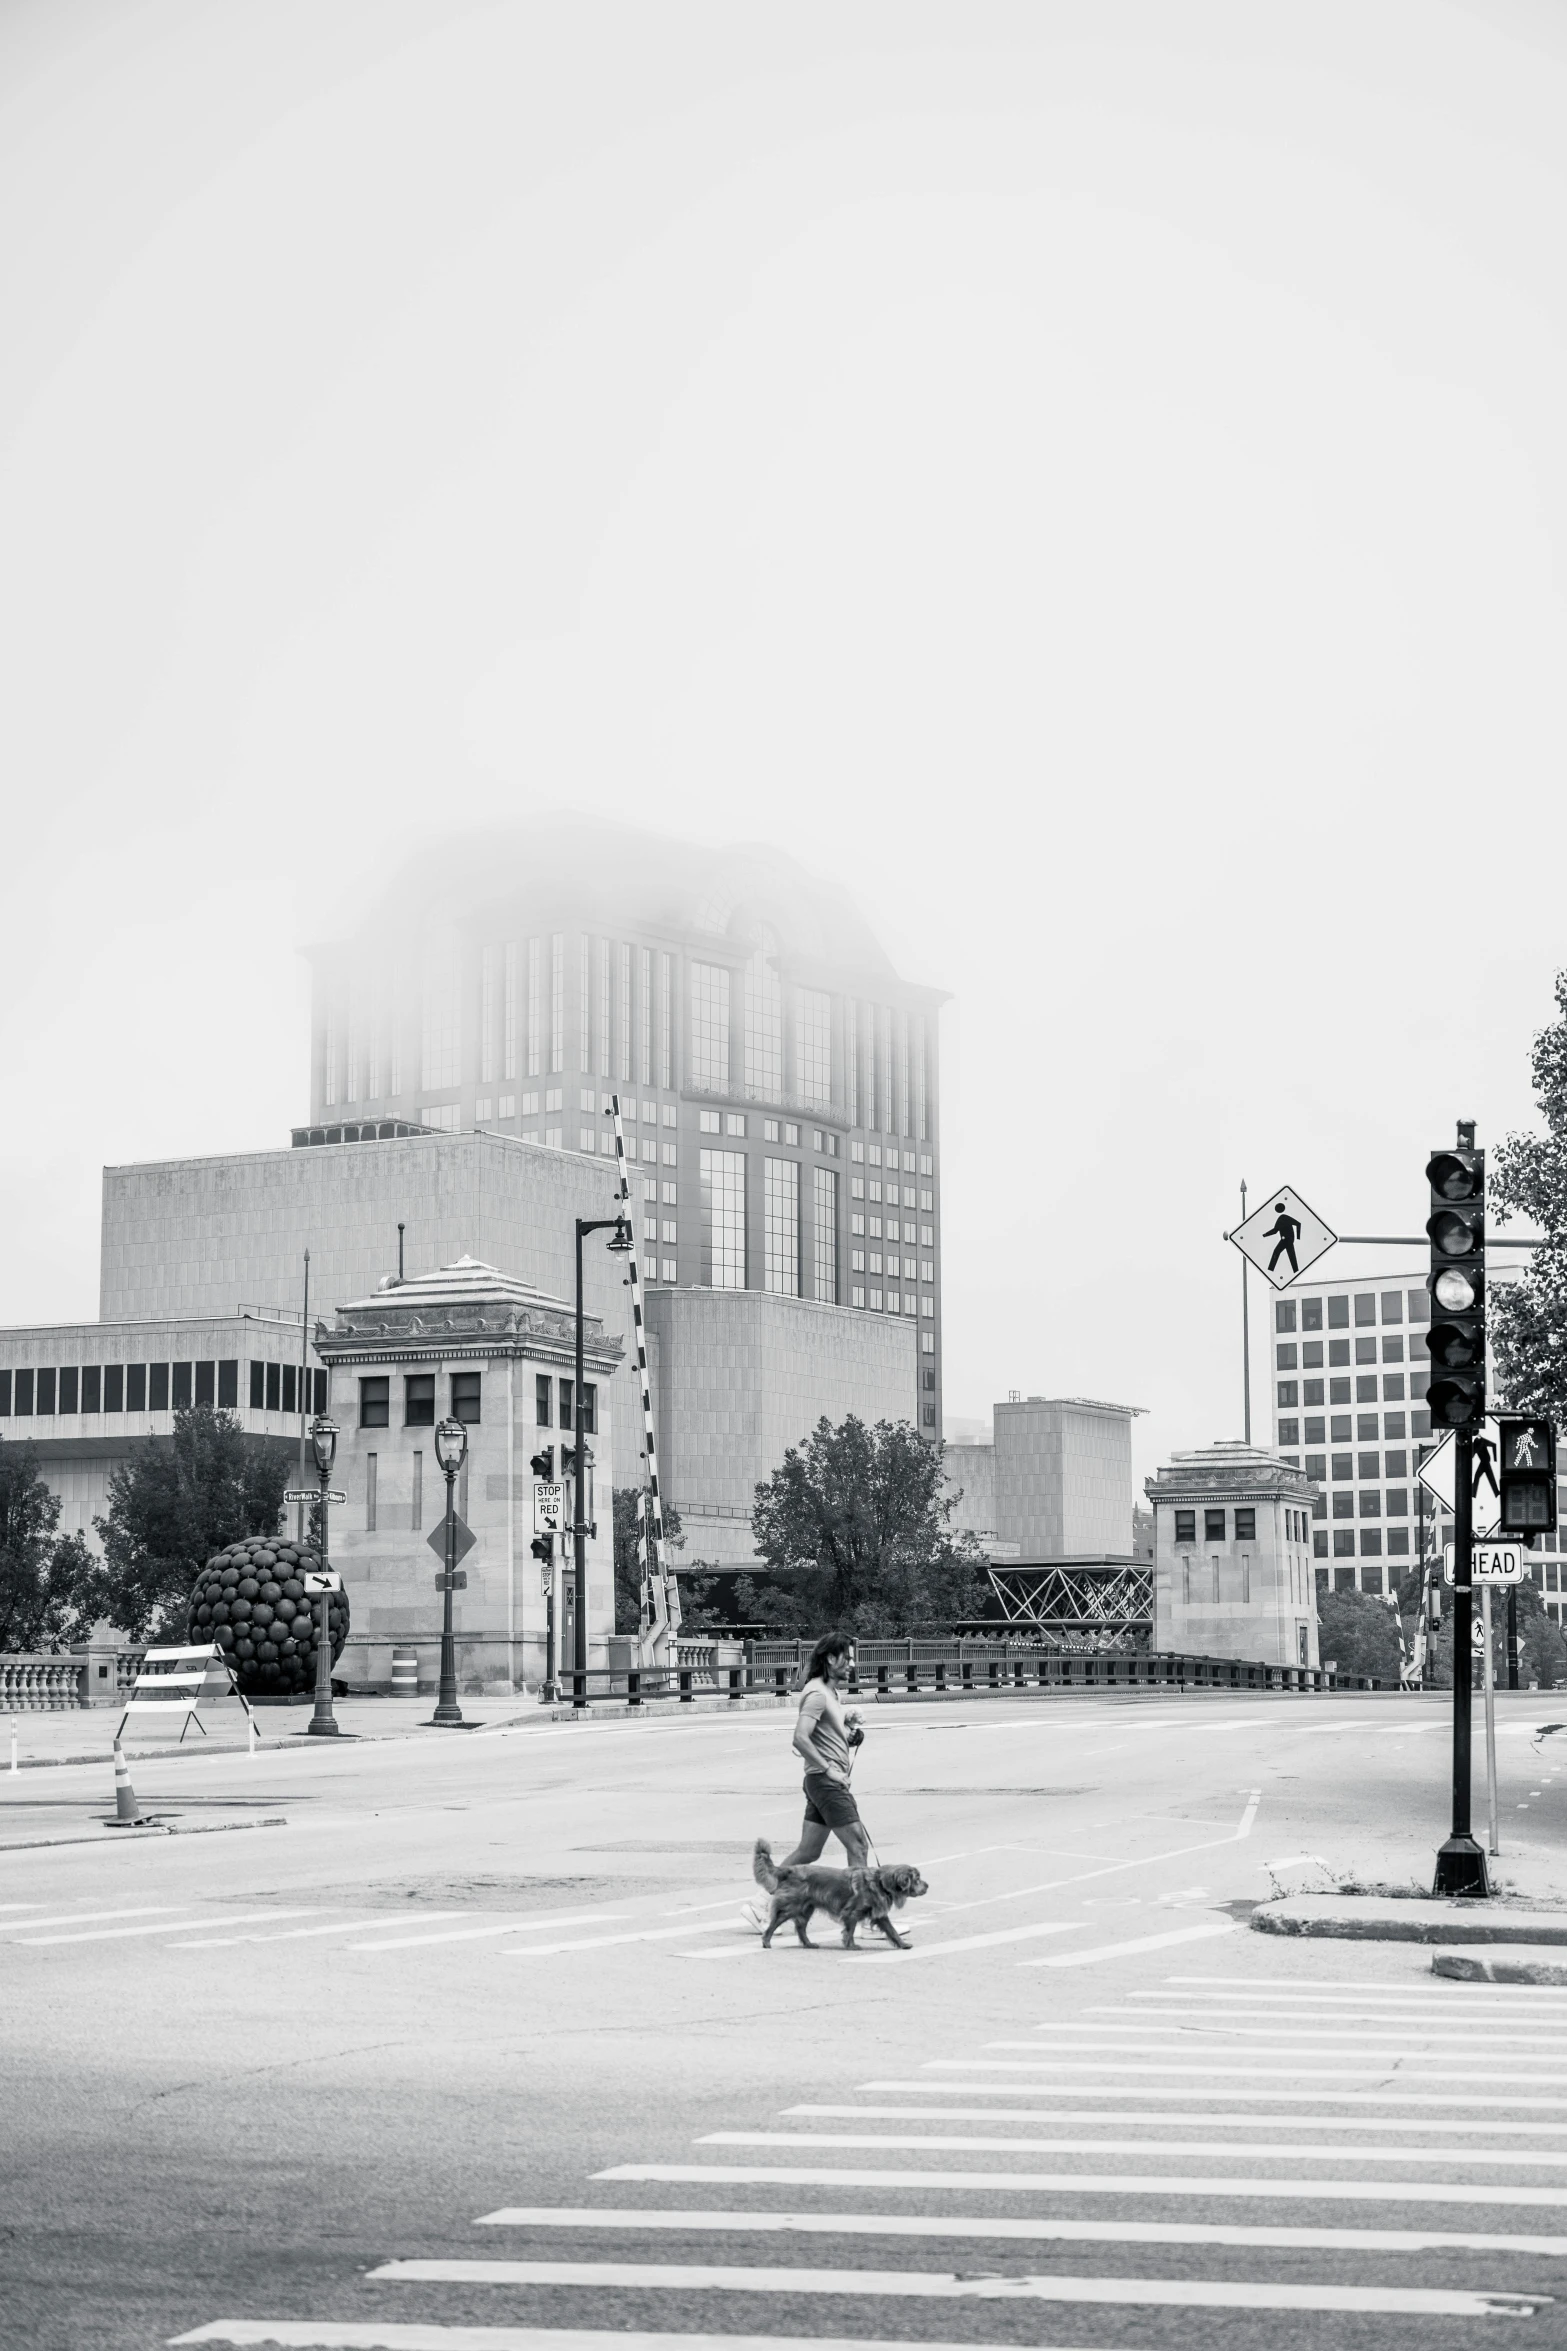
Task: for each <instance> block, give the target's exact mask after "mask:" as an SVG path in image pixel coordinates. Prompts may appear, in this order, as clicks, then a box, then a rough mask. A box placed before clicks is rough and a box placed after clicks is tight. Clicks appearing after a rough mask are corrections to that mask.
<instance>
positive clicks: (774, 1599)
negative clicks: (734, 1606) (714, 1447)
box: [739, 1413, 984, 1638]
mask: <svg viewBox="0 0 1567 2351" xmlns="http://www.w3.org/2000/svg"><path fill="white" fill-rule="evenodd" d="M942 1454H943V1448H942V1447H941V1446H939V1445H928V1444H927V1443H926V1442H925V1440H924V1438H923V1437H921V1435H920V1434H919V1431H918V1430H917V1429H916V1428H914V1426H913V1425H912V1423H910V1422H909V1421H906V1420H904V1421H885V1420H880V1421H877V1423H876V1425H875V1426H874V1428H867V1426H866V1424H865V1422H864V1421H863V1420H860V1419H859V1418H858V1417H857V1416H856V1415H855V1414H853V1413H851V1414H850V1415H849V1417H848V1418H847V1419H846V1420H845V1421H844V1422H843V1423H842V1424H841V1426H839V1427H838V1428H834V1427H833V1426H832V1423H831V1422H830V1421H829V1420H827V1419H826V1418H825V1417H824V1418H822V1419H821V1420H819V1421H818V1422H817V1424H816V1427H815V1428H814V1429H813V1431H812V1432H811V1434H810V1435H809V1436H808V1437H807V1438H806V1439H805V1441H804V1443H803V1444H801V1445H798V1446H791V1447H790V1448H789V1450H788V1452H787V1453H786V1454H785V1455H784V1457H783V1461H782V1462H781V1464H780V1465H779V1467H778V1468H777V1469H775V1470H774V1471H773V1474H772V1476H771V1477H770V1478H769V1479H768V1480H767V1481H766V1483H765V1484H763V1485H759V1486H758V1487H757V1489H756V1505H755V1508H754V1509H753V1511H752V1513H751V1529H752V1533H753V1534H754V1536H755V1539H756V1548H757V1550H758V1552H759V1553H760V1555H761V1557H762V1558H763V1559H764V1560H765V1561H766V1563H767V1565H768V1567H769V1568H770V1569H771V1570H772V1573H771V1575H769V1576H765V1577H760V1578H757V1579H754V1580H753V1579H751V1578H746V1579H744V1580H743V1581H742V1582H741V1584H740V1587H739V1600H740V1607H741V1610H742V1612H743V1613H744V1614H746V1615H747V1616H752V1615H754V1616H756V1617H758V1618H760V1619H761V1621H762V1622H763V1623H765V1624H768V1625H769V1626H773V1627H776V1628H777V1630H779V1631H780V1632H786V1633H797V1634H804V1633H808V1632H818V1633H819V1632H823V1631H827V1630H829V1629H831V1628H832V1627H834V1626H837V1627H841V1628H842V1630H843V1631H845V1632H848V1633H852V1634H856V1635H863V1636H865V1637H867V1638H875V1637H876V1636H878V1635H889V1634H890V1635H896V1634H899V1633H908V1632H910V1631H912V1629H913V1627H914V1626H915V1625H916V1624H921V1623H929V1622H933V1621H939V1622H943V1623H951V1622H953V1621H954V1620H956V1619H958V1618H961V1617H966V1616H975V1615H977V1614H978V1613H979V1610H980V1606H981V1604H982V1585H981V1580H980V1579H981V1575H982V1572H983V1568H984V1554H983V1552H982V1551H981V1550H980V1549H979V1546H978V1544H977V1543H976V1542H975V1541H974V1539H973V1537H972V1536H970V1535H962V1534H954V1533H953V1531H952V1527H951V1518H952V1513H953V1510H954V1509H955V1507H956V1505H957V1500H958V1497H957V1495H956V1494H954V1493H951V1492H949V1491H947V1477H946V1471H945V1469H944V1467H943V1461H942Z"/></svg>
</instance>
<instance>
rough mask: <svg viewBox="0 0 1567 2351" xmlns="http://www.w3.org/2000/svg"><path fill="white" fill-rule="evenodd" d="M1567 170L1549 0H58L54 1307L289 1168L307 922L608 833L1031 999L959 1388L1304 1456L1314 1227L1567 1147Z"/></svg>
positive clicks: (9, 149)
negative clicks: (1087, 1407) (1245, 1216)
mask: <svg viewBox="0 0 1567 2351" xmlns="http://www.w3.org/2000/svg"><path fill="white" fill-rule="evenodd" d="M1564 121H1567V19H1564V18H1563V16H1562V14H1561V12H1560V10H1559V9H1557V8H1555V7H1551V6H1546V5H1539V6H1534V5H1524V4H1519V5H1504V4H1502V0H1494V4H1489V5H1473V6H1441V5H1437V4H1435V0H1409V4H1400V0H1352V4H1349V5H1334V4H1332V0H1314V4H1313V5H1312V6H1310V7H1305V6H1298V7H1294V8H1289V7H1279V6H1272V5H1258V4H1257V0H1235V4H1234V5H1222V4H1219V0H1183V5H1182V6H1180V7H1179V8H1172V7H1170V6H1169V5H1168V4H1167V0H1148V4H1146V5H1117V4H1116V0H1083V4H1081V5H1066V4H1062V5H1054V6H1052V5H1049V4H1048V0H1029V4H1027V5H1019V6H998V5H990V6H987V5H984V4H983V0H962V4H961V5H958V4H956V0H953V4H950V5H947V6H942V7H933V6H929V5H919V4H917V0H915V4H912V5H911V4H909V0H899V4H898V5H896V6H892V5H888V6H875V5H856V6H851V7H848V8H844V7H841V6H833V7H825V6H809V5H807V6H798V5H795V6H790V7H789V8H787V9H785V8H773V9H763V8H735V7H733V6H730V5H713V6H708V7H699V6H682V5H678V4H677V5H669V4H661V5H658V6H654V7H646V6H637V7H632V6H626V5H620V6H612V5H605V6H599V7H582V8H568V7H561V6H560V5H558V4H556V5H551V6H542V5H539V6H529V5H523V6H496V7H464V6H460V5H456V4H447V5H433V4H429V0H294V4H291V0H268V5H267V6H266V7H264V8H255V7H248V6H242V5H240V4H239V0H164V4H161V5H148V6H135V5H130V4H129V0H109V4H104V5H91V6H90V5H83V4H79V0H11V4H10V5H9V6H8V7H7V8H6V9H5V10H4V11H3V12H0V224H3V225H0V318H3V320H4V328H3V332H0V663H3V691H0V744H3V751H4V774H5V778H6V784H7V790H6V809H7V813H6V832H5V847H6V855H5V857H4V859H3V861H0V890H3V893H4V895H3V908H0V911H3V919H4V939H5V979H6V984H5V987H4V990H3V1006H4V1009H3V1016H0V1017H3V1022H4V1047H5V1067H6V1072H7V1081H8V1082H7V1095H8V1101H7V1111H8V1116H7V1117H6V1119H5V1122H4V1145H3V1161H0V1186H3V1189H0V1208H3V1227H0V1321H3V1322H20V1321H27V1320H38V1319H60V1320H64V1319H68V1318H71V1317H77V1316H84V1315H86V1316H90V1315H91V1314H93V1313H94V1312H95V1311H96V1300H97V1250H98V1183H99V1169H100V1167H101V1166H102V1165H103V1163H105V1162H106V1161H124V1160H132V1159H147V1158H157V1157H165V1156H172V1155H178V1154H184V1153H190V1152H210V1151H228V1150H238V1149H244V1148H251V1147H256V1146H266V1145H277V1144H281V1143H283V1142H285V1141H286V1140H287V1129H288V1126H289V1124H290V1122H291V1121H294V1120H297V1119H299V1118H301V1117H302V1116H303V1115H304V1113H305V1111H306V1108H307V1106H308V1105H307V1085H308V1057H307V991H306V973H305V966H304V964H303V961H302V960H301V958H300V954H299V949H300V947H301V946H302V945H303V944H304V943H305V942H307V941H308V940H310V939H312V938H316V937H321V936H326V935H330V934H331V933H332V932H333V931H334V930H335V929H336V928H337V927H339V926H340V925H345V924H347V923H349V922H351V921H352V920H353V919H354V917H355V913H356V910H357V909H359V908H360V907H361V906H362V905H363V903H364V902H365V901H366V900H367V898H369V897H370V896H371V895H372V894H373V893H374V892H375V891H377V890H378V889H379V888H380V887H381V886H382V884H383V882H384V880H385V879H386V877H387V876H388V875H389V874H390V873H391V872H393V871H394V870H396V869H397V868H399V867H401V866H402V865H403V864H404V863H405V862H406V861H407V860H408V859H409V858H410V857H413V856H427V857H428V859H429V861H430V865H431V869H432V872H433V871H434V870H435V869H436V868H437V867H438V866H440V865H442V864H443V863H445V862H446V861H448V860H451V859H460V858H461V857H462V855H463V832H464V828H465V827H466V826H468V825H472V826H474V827H479V826H482V825H487V824H491V823H495V822H519V821H520V822H524V823H525V822H526V821H527V819H528V817H529V815H530V813H531V812H543V811H557V810H565V811H574V810H575V811H581V810H588V811H594V812H597V813H599V814H601V815H603V816H604V817H605V818H606V819H608V820H611V821H613V820H614V819H616V818H621V819H624V820H626V821H628V822H633V823H635V824H637V825H639V826H640V825H653V826H655V827H658V828H664V829H668V830H669V831H670V832H672V833H675V834H679V835H684V836H690V837H693V838H696V839H699V840H702V841H716V840H721V839H728V838H738V839H747V840H755V839H763V840H773V841H776V842H777V843H778V844H779V845H780V846H782V847H784V848H786V849H788V850H789V851H790V852H791V853H792V854H794V855H796V856H798V857H800V858H801V859H802V860H803V861H804V862H805V863H806V864H807V865H809V866H812V867H813V868H814V869H816V870H817V871H819V872H821V873H822V874H824V875H827V876H829V877H831V878H833V879H835V880H838V881H841V882H842V883H844V885H845V886H846V887H848V888H849V889H850V890H851V891H852V892H853V894H854V896H855V898H856V899H857V900H858V902H859V903H860V905H861V906H862V907H863V909H864V910H865V913H866V915H867V917H868V918H869V920H870V921H871V923H872V924H873V926H874V927H875V929H876V930H877V932H878V934H879V935H880V936H881V937H882V939H883V940H884V941H885V943H886V945H887V947H888V950H889V952H890V953H891V955H892V956H893V958H894V960H895V961H896V962H897V964H898V966H899V968H900V969H901V970H902V971H903V972H904V973H905V974H906V975H908V976H909V977H911V978H916V979H919V980H923V981H929V982H932V983H934V984H936V985H938V986H943V987H946V988H949V989H951V990H952V991H953V993H954V997H955V1003H954V1004H953V1006H952V1007H951V1009H950V1011H949V1012H948V1014H947V1015H946V1016H945V1020H944V1051H945V1064H946V1066H945V1102H944V1113H945V1136H944V1154H945V1160H944V1164H945V1171H946V1197H945V1239H946V1261H945V1268H944V1304H945V1316H946V1342H945V1344H946V1395H947V1402H948V1408H949V1411H950V1412H951V1413H953V1414H954V1415H957V1416H960V1417H971V1416H974V1415H977V1414H980V1413H983V1412H985V1411H986V1410H988V1406H989V1402H990V1400H991V1399H992V1398H993V1397H996V1396H1004V1395H1005V1394H1006V1393H1007V1391H1008V1389H1009V1388H1019V1389H1021V1390H1023V1391H1024V1392H1039V1393H1063V1392H1064V1393H1080V1394H1088V1395H1094V1396H1101V1397H1107V1398H1112V1399H1117V1400H1120V1401H1124V1402H1127V1403H1133V1404H1138V1405H1142V1406H1145V1407H1147V1408H1148V1414H1149V1417H1148V1418H1146V1419H1144V1420H1142V1421H1140V1422H1139V1423H1138V1424H1137V1435H1136V1445H1137V1454H1138V1461H1139V1465H1140V1467H1147V1466H1150V1465H1151V1464H1152V1463H1153V1462H1154V1461H1156V1460H1157V1459H1160V1458H1165V1457H1167V1455H1168V1452H1169V1450H1170V1448H1171V1447H1172V1446H1175V1445H1180V1444H1189V1443H1200V1442H1204V1441H1206V1440H1207V1439H1209V1438H1211V1437H1214V1436H1219V1435H1234V1434H1238V1433H1239V1423H1240V1395H1239V1374H1238V1360H1237V1359H1238V1339H1239V1332H1238V1320H1239V1317H1238V1303H1239V1271H1238V1260H1237V1259H1236V1257H1235V1255H1234V1253H1233V1251H1231V1250H1228V1249H1227V1248H1225V1246H1224V1245H1223V1243H1222V1242H1221V1240H1220V1233H1221V1231H1222V1229H1223V1228H1224V1227H1225V1226H1226V1225H1227V1224H1228V1223H1230V1222H1231V1221H1232V1220H1233V1217H1234V1214H1235V1206H1236V1202H1235V1188H1236V1185H1237V1183H1238V1181H1239V1179H1240V1178H1241V1177H1242V1176H1245V1177H1247V1178H1248V1180H1249V1181H1250V1182H1251V1184H1252V1186H1253V1200H1254V1201H1255V1200H1256V1199H1257V1197H1258V1196H1259V1195H1260V1193H1261V1191H1262V1189H1263V1188H1264V1187H1265V1186H1267V1185H1269V1184H1274V1183H1277V1182H1279V1181H1281V1180H1287V1181H1289V1182H1291V1183H1293V1184H1294V1185H1295V1186H1296V1188H1297V1189H1298V1190H1299V1191H1300V1192H1302V1193H1303V1194H1304V1196H1305V1197H1306V1199H1307V1200H1308V1201H1310V1202H1311V1203H1312V1205H1313V1206H1314V1207H1316V1208H1317V1209H1318V1210H1319V1211H1320V1212H1321V1213H1322V1214H1323V1215H1324V1216H1326V1217H1327V1218H1328V1220H1329V1221H1330V1222H1331V1223H1336V1224H1337V1225H1339V1226H1340V1227H1341V1228H1346V1227H1347V1228H1348V1229H1349V1230H1352V1231H1356V1230H1358V1231H1367V1232H1390V1233H1391V1232H1413V1231H1416V1230H1418V1228H1419V1225H1420V1224H1421V1222H1422V1221H1423V1218H1424V1214H1425V1208H1424V1192H1423V1185H1422V1181H1421V1168H1422V1166H1423V1161H1424V1155H1425V1151H1426V1148H1427V1146H1428V1145H1429V1144H1430V1143H1432V1142H1434V1141H1446V1140H1450V1139H1451V1134H1452V1122H1453V1120H1454V1119H1455V1118H1456V1117H1459V1116H1469V1117H1474V1118H1476V1119H1477V1120H1478V1121H1479V1122H1480V1129H1481V1139H1482V1140H1489V1141H1492V1142H1494V1141H1496V1140H1497V1139H1498V1138H1499V1136H1500V1135H1501V1133H1502V1132H1503V1131H1504V1130H1505V1129H1506V1128H1507V1127H1508V1126H1509V1125H1512V1124H1516V1123H1518V1122H1520V1121H1522V1120H1525V1119H1527V1118H1528V1116H1529V1115H1530V1097H1529V1091H1528V1067H1527V1054H1528V1046H1529V1040H1530V1036H1531V1033H1532V1032H1533V1030H1534V1029H1535V1028H1537V1027H1538V1026H1540V1025H1541V1024H1542V1023H1543V1022H1544V1021H1546V1020H1547V1019H1548V1018H1549V1017H1550V1015H1551V988H1552V980H1553V975H1554V972H1555V970H1556V968H1557V965H1558V963H1559V962H1560V961H1561V960H1562V957H1561V953H1560V941H1561V937H1562V928H1563V926H1562V922H1561V918H1560V915H1559V912H1558V905H1557V892H1556V889H1555V886H1554V885H1553V884H1552V883H1551V879H1550V877H1551V875H1552V874H1553V873H1555V872H1558V871H1559V870H1560V849H1561V845H1562V839H1561V837H1562V829H1563V817H1562V793H1561V789H1560V778H1561V774H1562V765H1563V760H1562V754H1563V744H1564V733H1567V721H1564V715H1563V707H1562V702H1563V697H1562V692H1561V680H1562V676H1563V592H1562V551H1563V546H1564V524H1567V434H1564V433H1563V430H1562V418H1563V416H1564V415H1567V322H1564V304H1563V301H1562V255H1563V252H1564V251H1567V141H1564V139H1563V135H1562V125H1563V123H1564ZM1454 928H1456V929H1458V930H1459V931H1460V932H1461V933H1462V934H1463V935H1464V936H1465V937H1466V938H1467V939H1468V941H1469V942H1470V944H1469V946H1468V949H1467V951H1466V953H1465V955H1464V956H1463V957H1462V958H1461V959H1460V960H1458V961H1456V962H1455V961H1453V960H1451V959H1449V958H1448V957H1446V956H1445V955H1444V952H1443V950H1442V946H1441V939H1442V936H1443V934H1444V932H1448V931H1450V930H1451V929H1454ZM1386 1256H1387V1253H1386V1252H1385V1251H1384V1252H1381V1253H1380V1254H1379V1255H1378V1256H1377V1257H1376V1258H1375V1259H1374V1260H1372V1259H1369V1258H1367V1259H1363V1260H1362V1263H1363V1264H1366V1265H1368V1266H1369V1267H1370V1269H1371V1270H1380V1268H1381V1265H1382V1263H1383V1262H1384V1261H1385V1260H1386ZM1408 1257H1409V1270H1410V1271H1411V1272H1414V1273H1417V1272H1418V1270H1419V1267H1420V1260H1419V1259H1418V1257H1417V1256H1416V1254H1415V1253H1414V1252H1409V1253H1408ZM1338 1263H1339V1265H1342V1267H1343V1268H1344V1270H1345V1271H1346V1272H1353V1271H1354V1270H1355V1268H1354V1265H1353V1260H1352V1259H1351V1258H1350V1256H1349V1254H1348V1253H1344V1254H1343V1255H1342V1256H1341V1258H1340V1260H1339V1261H1338ZM1331 1264H1333V1261H1331V1260H1330V1261H1327V1262H1326V1263H1325V1265H1324V1267H1323V1268H1320V1269H1319V1270H1327V1269H1328V1265H1331ZM522 1270H524V1271H525V1270H526V1269H522ZM1334 1270H1338V1266H1334ZM1254 1295H1255V1293H1254ZM1266 1376H1267V1375H1266V1366H1265V1364H1264V1366H1263V1368H1262V1369H1261V1370H1260V1371H1259V1373H1258V1376H1257V1382H1256V1398H1257V1413H1258V1424H1259V1427H1262V1428H1264V1429H1265V1427H1266V1420H1265V1408H1266Z"/></svg>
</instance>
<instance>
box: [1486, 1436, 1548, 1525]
mask: <svg viewBox="0 0 1567 2351" xmlns="http://www.w3.org/2000/svg"><path fill="white" fill-rule="evenodd" d="M1501 1435H1502V1442H1501V1447H1500V1451H1501V1462H1500V1465H1499V1466H1500V1470H1501V1480H1502V1499H1501V1528H1502V1533H1503V1534H1504V1535H1540V1534H1547V1535H1548V1534H1551V1533H1553V1532H1554V1531H1555V1527H1556V1431H1555V1429H1554V1428H1553V1427H1552V1425H1551V1423H1550V1422H1549V1421H1548V1420H1512V1419H1504V1420H1503V1421H1502V1423H1501Z"/></svg>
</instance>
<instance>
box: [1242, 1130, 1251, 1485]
mask: <svg viewBox="0 0 1567 2351" xmlns="http://www.w3.org/2000/svg"><path fill="white" fill-rule="evenodd" d="M1245 1222H1246V1178H1245V1177H1244V1176H1242V1177H1241V1223H1242V1224H1244V1223H1245ZM1250 1279H1251V1266H1250V1264H1249V1262H1248V1260H1247V1256H1246V1252H1245V1250H1244V1249H1243V1250H1242V1251H1241V1385H1242V1388H1243V1390H1244V1402H1245V1415H1244V1417H1245V1423H1246V1442H1247V1444H1248V1445H1249V1444H1250V1443H1251V1289H1250Z"/></svg>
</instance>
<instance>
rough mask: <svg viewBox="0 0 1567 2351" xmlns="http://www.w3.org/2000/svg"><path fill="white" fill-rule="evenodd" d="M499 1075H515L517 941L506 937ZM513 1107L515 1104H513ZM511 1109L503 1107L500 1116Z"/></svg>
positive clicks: (502, 965)
mask: <svg viewBox="0 0 1567 2351" xmlns="http://www.w3.org/2000/svg"><path fill="white" fill-rule="evenodd" d="M501 1075H502V1077H503V1078H514V1077H515V1076H516V1075H517V942H516V940H515V939H508V940H507V942H506V945H505V947H504V948H503V949H502V951H501ZM513 1108H515V1105H513ZM511 1115H512V1112H511V1111H508V1110H506V1109H505V1108H504V1107H503V1108H502V1111H501V1116H502V1118H509V1117H510V1116H511Z"/></svg>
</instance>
